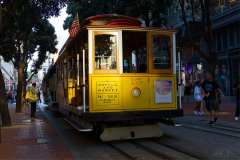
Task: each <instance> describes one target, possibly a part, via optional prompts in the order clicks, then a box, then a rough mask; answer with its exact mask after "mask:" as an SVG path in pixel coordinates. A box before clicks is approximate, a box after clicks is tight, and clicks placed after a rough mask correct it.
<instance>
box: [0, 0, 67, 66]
mask: <svg viewBox="0 0 240 160" xmlns="http://www.w3.org/2000/svg"><path fill="white" fill-rule="evenodd" d="M65 2H66V0H30V1H26V0H12V1H2V3H1V12H0V13H1V15H2V16H1V17H2V25H1V28H2V29H1V32H0V55H1V56H3V58H4V60H6V61H10V60H12V61H13V62H14V64H15V67H16V68H17V67H18V62H19V61H23V62H24V63H25V64H26V63H27V62H28V61H29V60H30V59H31V58H32V56H33V54H34V53H35V52H37V53H38V57H39V58H38V60H37V61H36V62H35V64H34V67H35V70H36V69H39V68H40V66H41V64H42V63H43V62H44V61H45V59H46V57H47V56H46V54H47V53H48V52H49V53H54V52H56V48H55V46H56V44H57V42H56V35H55V30H54V28H53V26H52V25H51V24H50V23H49V22H48V20H47V18H48V17H49V16H57V15H58V14H59V10H60V9H61V8H62V7H63V6H64V4H65Z"/></svg>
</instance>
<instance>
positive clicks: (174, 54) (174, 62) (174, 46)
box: [173, 33, 177, 74]
mask: <svg viewBox="0 0 240 160" xmlns="http://www.w3.org/2000/svg"><path fill="white" fill-rule="evenodd" d="M176 56H177V54H176V34H175V33H174V34H173V74H176V58H177V57H176Z"/></svg>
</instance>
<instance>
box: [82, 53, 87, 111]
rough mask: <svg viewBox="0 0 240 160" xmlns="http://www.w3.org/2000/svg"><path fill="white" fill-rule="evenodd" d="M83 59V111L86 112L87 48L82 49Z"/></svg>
mask: <svg viewBox="0 0 240 160" xmlns="http://www.w3.org/2000/svg"><path fill="white" fill-rule="evenodd" d="M82 54H83V55H82V59H83V112H84V113H85V112H86V82H85V81H86V77H85V76H86V71H85V49H83V51H82Z"/></svg>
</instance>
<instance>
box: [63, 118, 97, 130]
mask: <svg viewBox="0 0 240 160" xmlns="http://www.w3.org/2000/svg"><path fill="white" fill-rule="evenodd" d="M64 120H65V121H66V122H67V123H68V124H70V125H71V126H72V127H73V128H74V129H76V130H77V131H79V132H92V131H93V128H83V127H81V126H80V125H78V124H76V123H75V122H72V121H71V120H68V119H66V118H65V119H64Z"/></svg>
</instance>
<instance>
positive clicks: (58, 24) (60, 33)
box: [49, 7, 69, 51]
mask: <svg viewBox="0 0 240 160" xmlns="http://www.w3.org/2000/svg"><path fill="white" fill-rule="evenodd" d="M66 17H67V13H66V7H65V8H63V9H62V10H61V13H60V16H59V17H52V18H50V19H49V22H50V23H51V24H52V25H53V26H54V28H55V31H56V35H57V40H58V45H57V49H58V51H60V50H61V48H62V46H63V45H64V43H65V41H66V40H67V38H68V35H69V34H68V30H64V29H63V23H64V20H65V19H66Z"/></svg>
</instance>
